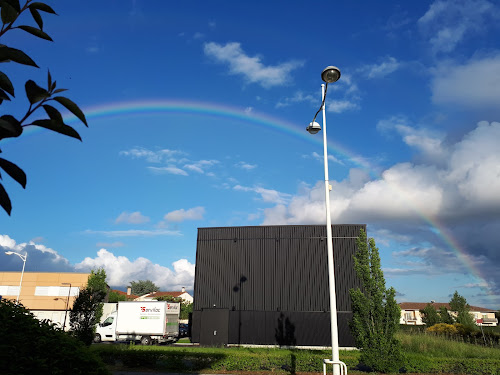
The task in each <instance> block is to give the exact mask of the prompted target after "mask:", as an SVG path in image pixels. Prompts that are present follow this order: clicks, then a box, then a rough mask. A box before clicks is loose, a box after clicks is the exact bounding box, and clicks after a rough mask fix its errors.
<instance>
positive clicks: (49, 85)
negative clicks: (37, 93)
mask: <svg viewBox="0 0 500 375" xmlns="http://www.w3.org/2000/svg"><path fill="white" fill-rule="evenodd" d="M47 87H48V89H47V90H48V91H50V90H51V89H52V76H51V75H50V70H47Z"/></svg>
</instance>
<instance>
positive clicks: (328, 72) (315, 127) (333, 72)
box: [306, 66, 347, 375]
mask: <svg viewBox="0 0 500 375" xmlns="http://www.w3.org/2000/svg"><path fill="white" fill-rule="evenodd" d="M339 78H340V70H339V69H338V68H337V67H335V66H328V67H327V68H325V69H324V70H323V72H322V73H321V79H322V80H323V81H324V82H325V83H326V85H325V84H322V85H321V100H322V102H321V107H320V109H319V110H318V112H316V115H315V116H314V119H313V121H312V122H311V123H310V124H309V126H308V127H307V128H306V130H307V131H308V132H309V133H311V134H316V133H318V132H319V131H320V130H321V126H320V125H319V124H318V123H317V122H316V121H315V120H316V116H317V115H318V113H319V112H320V111H323V159H324V166H325V208H326V240H327V241H326V243H327V252H328V282H329V290H330V328H331V334H332V359H331V360H330V359H325V360H323V372H324V373H325V374H326V364H332V365H333V373H334V375H339V374H340V373H342V374H347V367H346V365H345V363H343V362H341V361H340V359H339V338H338V326H337V297H336V293H335V270H334V263H333V241H332V222H331V220H332V219H331V215H330V189H331V186H330V182H329V179H328V149H327V139H326V113H325V99H326V92H327V89H328V84H329V83H333V82H336V81H338V79H339Z"/></svg>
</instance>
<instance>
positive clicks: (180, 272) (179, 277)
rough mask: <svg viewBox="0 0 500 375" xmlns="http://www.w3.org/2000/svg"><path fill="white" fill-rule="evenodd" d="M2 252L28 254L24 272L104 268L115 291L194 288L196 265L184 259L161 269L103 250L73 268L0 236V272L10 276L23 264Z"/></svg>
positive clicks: (44, 250) (39, 248)
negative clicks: (139, 285) (140, 283)
mask: <svg viewBox="0 0 500 375" xmlns="http://www.w3.org/2000/svg"><path fill="white" fill-rule="evenodd" d="M5 251H14V252H17V253H21V254H22V255H25V254H27V255H28V258H27V260H26V268H25V271H27V272H90V271H91V270H92V269H95V268H104V270H105V271H106V275H107V282H108V284H109V285H110V286H112V287H117V288H124V287H126V286H127V285H129V284H130V282H131V281H134V280H151V281H153V282H154V283H155V284H156V285H158V286H159V287H160V289H161V290H163V291H168V290H180V289H181V288H182V287H186V289H188V290H189V289H191V290H192V289H193V285H194V271H195V265H194V264H192V263H190V262H189V261H188V260H187V259H179V260H177V261H175V262H173V263H172V267H164V266H161V265H159V264H155V263H153V262H152V261H151V260H149V259H146V258H143V257H139V258H137V259H133V260H131V259H129V258H127V257H125V256H121V255H115V254H113V253H112V252H110V251H108V250H106V249H104V248H102V249H100V250H99V251H98V252H97V256H96V257H94V258H92V257H86V258H85V259H84V260H82V261H81V262H79V263H77V264H75V265H72V264H70V263H69V261H68V260H67V259H66V258H64V257H63V256H61V255H60V254H58V252H57V251H55V250H54V249H51V248H48V247H46V246H43V245H40V244H36V243H34V242H32V241H30V242H28V243H16V241H15V240H14V239H12V238H11V237H9V236H8V235H0V270H1V271H12V272H20V271H21V268H22V260H21V259H19V257H18V256H16V255H6V254H5Z"/></svg>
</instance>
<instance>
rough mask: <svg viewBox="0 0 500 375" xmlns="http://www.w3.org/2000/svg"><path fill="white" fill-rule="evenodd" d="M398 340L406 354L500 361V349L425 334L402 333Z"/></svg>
mask: <svg viewBox="0 0 500 375" xmlns="http://www.w3.org/2000/svg"><path fill="white" fill-rule="evenodd" d="M398 339H399V340H400V341H401V344H402V346H403V350H404V352H405V353H418V354H424V355H426V356H429V357H435V358H442V357H446V358H457V359H461V358H478V359H482V358H484V359H496V360H499V361H500V350H499V348H498V347H496V348H490V347H483V346H479V345H473V344H467V343H464V342H459V341H453V340H448V339H446V338H443V337H440V336H434V335H429V334H424V333H420V334H408V333H401V332H400V333H399V334H398Z"/></svg>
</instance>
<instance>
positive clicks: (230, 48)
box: [204, 42, 303, 88]
mask: <svg viewBox="0 0 500 375" xmlns="http://www.w3.org/2000/svg"><path fill="white" fill-rule="evenodd" d="M204 52H205V55H207V56H209V57H212V58H213V59H215V60H216V61H217V62H220V63H224V64H228V65H229V73H230V74H236V75H242V76H243V77H245V79H246V80H247V81H248V82H249V83H257V84H260V85H261V86H262V87H264V88H270V87H273V86H282V85H285V84H287V83H288V82H289V80H290V76H291V72H292V71H293V70H295V69H297V68H299V67H301V66H302V65H303V63H302V62H299V61H288V62H284V63H281V64H278V65H268V66H266V65H264V64H263V63H262V61H261V58H260V57H259V56H253V57H251V56H248V55H247V54H246V53H245V52H244V51H243V49H242V48H241V45H240V43H236V42H232V43H226V44H225V45H222V44H218V43H215V42H210V43H205V46H204Z"/></svg>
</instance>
